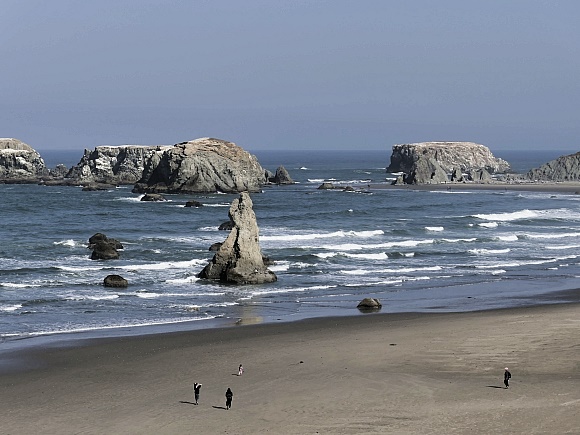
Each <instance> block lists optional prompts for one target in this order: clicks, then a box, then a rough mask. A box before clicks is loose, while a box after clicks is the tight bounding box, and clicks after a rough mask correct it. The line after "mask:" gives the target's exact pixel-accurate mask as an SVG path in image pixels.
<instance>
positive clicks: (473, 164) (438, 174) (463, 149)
mask: <svg viewBox="0 0 580 435" xmlns="http://www.w3.org/2000/svg"><path fill="white" fill-rule="evenodd" d="M509 169H510V165H509V163H508V162H506V161H505V160H503V159H500V158H496V157H494V156H493V154H492V153H491V151H490V150H489V148H487V147H486V146H484V145H481V144H476V143H473V142H420V143H410V144H400V145H393V152H392V154H391V163H390V164H389V166H388V168H387V172H392V173H397V172H403V173H404V176H402V180H401V181H403V182H405V183H407V184H429V183H443V182H447V181H448V180H449V178H448V176H447V174H451V173H454V174H459V175H461V174H463V173H467V174H468V176H469V177H470V179H471V180H482V179H484V178H485V177H484V176H483V175H482V174H489V173H503V172H506V171H508V170H509ZM453 181H459V180H458V179H457V176H456V179H455V180H453Z"/></svg>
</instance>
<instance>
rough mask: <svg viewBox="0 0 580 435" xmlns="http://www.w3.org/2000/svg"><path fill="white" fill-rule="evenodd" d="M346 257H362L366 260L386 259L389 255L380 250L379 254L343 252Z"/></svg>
mask: <svg viewBox="0 0 580 435" xmlns="http://www.w3.org/2000/svg"><path fill="white" fill-rule="evenodd" d="M343 255H344V256H345V257H348V258H362V259H364V260H386V259H388V258H389V256H388V255H387V254H386V253H384V252H379V253H377V254H348V253H343Z"/></svg>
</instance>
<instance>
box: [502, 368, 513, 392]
mask: <svg viewBox="0 0 580 435" xmlns="http://www.w3.org/2000/svg"><path fill="white" fill-rule="evenodd" d="M511 377H512V374H511V373H510V371H509V369H508V368H507V367H506V368H505V371H504V372H503V384H504V385H505V387H506V388H509V387H510V379H511Z"/></svg>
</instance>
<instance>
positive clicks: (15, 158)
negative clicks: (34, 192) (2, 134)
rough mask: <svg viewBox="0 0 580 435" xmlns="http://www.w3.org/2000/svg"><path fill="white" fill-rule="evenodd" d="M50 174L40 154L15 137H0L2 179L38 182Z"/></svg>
mask: <svg viewBox="0 0 580 435" xmlns="http://www.w3.org/2000/svg"><path fill="white" fill-rule="evenodd" d="M48 174H49V170H48V169H47V167H46V165H45V164H44V160H43V159H42V157H40V154H39V153H38V152H36V151H35V150H34V149H33V148H32V147H31V146H30V145H27V144H25V143H24V142H22V141H19V140H18V139H14V138H0V180H2V181H5V182H6V181H8V182H15V181H19V180H20V181H22V182H26V181H28V180H30V182H36V181H37V180H38V179H39V177H42V176H46V175H48Z"/></svg>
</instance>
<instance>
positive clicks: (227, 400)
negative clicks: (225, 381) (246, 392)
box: [226, 388, 234, 409]
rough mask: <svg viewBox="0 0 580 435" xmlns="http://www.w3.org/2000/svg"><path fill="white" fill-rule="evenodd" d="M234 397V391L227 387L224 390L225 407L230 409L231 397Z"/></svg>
mask: <svg viewBox="0 0 580 435" xmlns="http://www.w3.org/2000/svg"><path fill="white" fill-rule="evenodd" d="M233 397H234V393H232V390H230V389H229V388H228V390H227V391H226V409H230V408H231V407H232V398H233Z"/></svg>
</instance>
